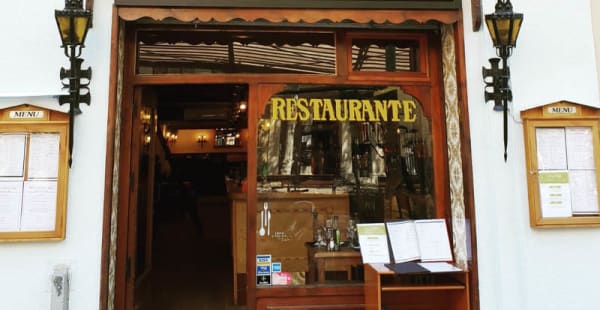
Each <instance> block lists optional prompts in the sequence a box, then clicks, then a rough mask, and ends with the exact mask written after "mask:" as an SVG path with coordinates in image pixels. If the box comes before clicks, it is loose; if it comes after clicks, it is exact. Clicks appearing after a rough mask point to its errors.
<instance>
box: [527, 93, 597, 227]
mask: <svg viewBox="0 0 600 310" xmlns="http://www.w3.org/2000/svg"><path fill="white" fill-rule="evenodd" d="M521 118H522V119H523V130H524V142H525V157H526V164H527V188H528V195H529V218H530V225H531V227H533V228H552V227H590V226H600V214H599V212H598V211H600V207H599V206H598V201H600V199H599V196H598V194H599V193H600V172H599V171H600V150H599V149H598V148H599V146H600V138H599V130H600V110H599V109H597V108H593V107H587V106H583V105H580V104H576V103H572V102H568V101H560V102H555V103H551V104H548V105H544V106H541V107H537V108H533V109H529V110H525V111H522V112H521ZM570 132H571V134H569V133H570ZM578 132H579V133H578ZM582 133H583V135H582ZM578 134H579V136H578V137H577V139H575V138H574V137H576V136H577V135H578ZM561 137H563V138H561ZM570 137H571V138H570ZM582 138H583V139H582ZM588 139H589V140H591V141H589V140H588ZM583 140H588V141H587V143H585V142H583ZM571 145H573V146H571ZM544 154H546V155H544ZM567 154H569V155H571V156H567ZM563 157H564V158H563ZM582 163H583V164H582ZM553 165H554V166H555V167H553ZM582 166H586V167H582ZM592 166H593V167H592ZM563 196H564V197H563ZM586 203H587V204H589V205H588V206H586V207H587V210H585V209H584V211H581V208H582V207H581V205H582V204H583V205H585V204H586ZM594 206H595V207H594ZM590 207H591V208H592V209H595V211H594V210H592V209H590ZM576 208H577V209H576ZM577 210H579V211H577ZM569 212H570V213H569Z"/></svg>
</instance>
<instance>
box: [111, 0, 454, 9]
mask: <svg viewBox="0 0 600 310" xmlns="http://www.w3.org/2000/svg"><path fill="white" fill-rule="evenodd" d="M115 4H116V5H117V6H144V7H191V8H193V7H196V8H207V7H220V8H261V9H265V8H269V9H273V8H297V9H348V8H350V9H411V10H418V9H420V10H439V9H443V10H453V9H459V8H460V6H461V0H302V1H297V0H219V1H214V0H115Z"/></svg>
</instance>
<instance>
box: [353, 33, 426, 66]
mask: <svg viewBox="0 0 600 310" xmlns="http://www.w3.org/2000/svg"><path fill="white" fill-rule="evenodd" d="M418 47H419V42H418V41H415V40H391V39H382V40H376V39H353V40H352V70H353V71H375V72H398V71H409V72H415V71H419V68H418V61H417V55H418V53H417V50H418Z"/></svg>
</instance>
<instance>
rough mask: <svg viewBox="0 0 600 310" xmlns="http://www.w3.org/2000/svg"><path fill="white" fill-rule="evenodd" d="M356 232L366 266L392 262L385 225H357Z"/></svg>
mask: <svg viewBox="0 0 600 310" xmlns="http://www.w3.org/2000/svg"><path fill="white" fill-rule="evenodd" d="M356 230H357V231H358V242H359V244H360V254H361V256H362V261H363V263H364V264H368V263H389V262H390V252H389V250H388V244H387V235H386V232H385V225H384V224H383V223H361V224H357V225H356Z"/></svg>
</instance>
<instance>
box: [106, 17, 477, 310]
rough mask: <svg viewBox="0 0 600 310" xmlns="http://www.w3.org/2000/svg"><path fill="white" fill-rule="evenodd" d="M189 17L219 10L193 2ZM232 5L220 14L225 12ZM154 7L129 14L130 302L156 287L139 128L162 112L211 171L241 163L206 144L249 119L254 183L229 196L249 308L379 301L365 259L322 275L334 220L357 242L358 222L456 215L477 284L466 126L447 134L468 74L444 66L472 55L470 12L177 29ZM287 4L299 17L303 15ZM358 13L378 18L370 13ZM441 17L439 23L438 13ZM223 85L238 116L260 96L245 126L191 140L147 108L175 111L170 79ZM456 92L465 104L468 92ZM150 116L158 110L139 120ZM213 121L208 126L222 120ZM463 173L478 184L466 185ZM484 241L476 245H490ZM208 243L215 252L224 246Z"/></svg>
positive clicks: (126, 265) (126, 176) (125, 289)
mask: <svg viewBox="0 0 600 310" xmlns="http://www.w3.org/2000/svg"><path fill="white" fill-rule="evenodd" d="M182 12H186V14H192V15H193V14H208V13H207V12H206V11H202V12H200V11H197V10H192V9H190V10H182V11H181V12H179V13H182ZM224 12H225V11H221V10H213V11H211V12H210V14H215V16H220V14H223V13H224ZM316 12H318V13H317V14H318V15H319V14H320V15H319V16H322V14H324V12H322V11H318V10H317V11H316ZM153 13H156V14H160V13H159V12H154V11H152V10H147V11H144V12H143V14H142V13H141V11H136V10H123V11H122V12H121V14H120V17H121V18H123V19H124V20H125V21H126V22H124V24H123V27H122V28H121V29H123V31H122V35H123V37H122V38H121V39H122V40H121V41H120V42H122V43H123V44H124V45H123V51H124V54H123V68H127V69H126V70H124V71H123V74H124V76H123V87H122V92H121V97H122V107H121V112H120V117H121V124H122V127H121V128H120V129H119V130H120V133H121V136H120V141H121V144H120V146H119V152H120V157H119V163H120V167H119V173H120V176H119V180H120V182H119V188H120V189H119V191H118V192H119V195H118V197H119V211H120V212H119V215H118V234H117V240H118V241H117V251H116V257H115V262H116V265H115V267H116V280H115V304H116V305H118V308H119V309H133V307H134V304H135V300H138V299H139V298H140V296H142V295H143V293H142V291H140V288H142V287H143V281H142V282H136V278H135V277H132V276H131V275H132V273H131V268H132V267H137V268H139V266H137V265H132V264H133V262H132V260H133V259H134V258H135V257H136V255H138V254H137V253H140V252H139V251H138V249H137V248H136V247H135V245H136V242H138V241H135V240H139V239H137V238H138V236H137V235H136V231H139V229H140V226H139V221H137V220H136V219H137V217H136V216H137V215H138V214H139V212H138V210H139V205H138V204H137V203H138V202H139V199H138V197H140V196H139V195H140V192H141V190H140V189H141V188H142V187H143V184H142V183H140V182H138V181H136V180H137V179H138V176H139V174H140V173H141V172H143V171H144V169H143V168H141V167H140V163H143V161H141V160H140V159H139V157H138V156H137V155H136V154H135V152H136V151H135V150H136V147H135V145H136V143H139V146H138V148H143V146H142V143H143V141H144V140H143V139H145V136H143V135H142V137H144V138H143V139H138V138H137V137H136V136H135V135H132V130H133V129H135V128H142V132H143V131H144V130H143V128H144V125H143V124H144V120H146V119H150V120H154V121H155V122H156V123H155V125H152V126H154V127H153V128H154V130H155V133H156V137H154V138H156V140H158V141H163V142H162V143H165V145H167V146H168V148H169V149H170V150H172V149H174V148H177V146H176V145H180V146H182V145H184V140H186V141H187V142H189V143H191V144H192V145H193V148H195V149H193V148H191V147H190V148H185V147H183V146H182V148H183V149H182V150H181V149H180V150H181V152H182V153H181V154H180V155H182V156H184V157H185V156H191V157H192V158H194V157H195V156H200V157H201V159H202V160H205V159H207V160H209V165H208V166H209V167H215V166H216V164H215V163H214V162H211V161H210V160H217V161H219V160H224V161H225V162H229V160H230V159H231V158H229V157H228V155H223V154H220V155H219V156H225V159H223V158H222V157H218V156H217V157H214V156H213V155H212V154H211V155H208V156H207V155H196V154H193V153H194V152H197V153H198V154H203V153H209V152H207V151H206V148H208V147H214V146H215V145H216V144H217V143H220V142H217V140H216V139H215V137H214V136H216V132H217V130H223V129H226V130H225V131H229V130H230V129H239V130H240V132H239V133H240V134H241V136H242V137H243V136H244V134H245V135H246V137H247V139H246V140H245V141H244V140H243V139H242V140H241V141H242V142H241V145H235V144H236V142H235V138H234V139H233V140H232V141H233V142H231V143H233V144H234V145H233V146H234V147H235V146H239V147H241V149H240V150H239V152H236V153H238V154H236V155H235V156H233V158H234V159H231V160H233V161H238V162H243V164H240V166H239V167H238V168H239V169H238V170H237V171H238V174H239V175H243V178H242V179H243V181H244V182H239V183H240V192H239V193H238V194H236V195H234V196H231V195H226V199H227V201H226V202H225V204H224V205H225V206H226V208H229V209H228V213H227V215H226V218H225V219H223V218H219V221H227V225H230V226H229V228H230V230H229V232H230V235H229V236H228V239H229V240H228V242H229V243H230V247H229V250H230V251H231V256H232V257H231V259H232V260H231V265H232V274H231V275H227V274H221V277H220V278H222V280H223V281H228V282H229V283H231V285H232V288H233V291H232V296H231V298H232V301H233V302H235V303H238V304H242V303H244V302H246V304H247V307H248V309H296V308H293V307H294V306H297V305H303V307H304V308H303V309H336V307H338V308H339V307H340V305H344V307H346V309H363V308H364V306H365V305H364V293H363V291H364V290H363V282H362V278H361V268H360V267H361V266H360V262H357V261H354V262H352V263H350V264H349V265H348V266H346V267H347V270H348V271H347V272H346V273H345V276H343V277H342V276H341V275H340V272H339V271H341V270H337V269H336V270H328V271H325V272H320V271H319V270H316V269H314V268H315V266H317V263H316V261H317V260H318V257H316V255H313V254H314V253H316V252H318V251H311V249H309V248H307V247H306V245H307V244H310V243H312V242H314V241H316V240H315V238H316V237H317V234H316V230H315V229H314V228H315V227H316V226H319V223H321V222H323V223H325V222H326V221H327V220H328V219H332V220H333V219H334V218H336V219H337V220H338V221H339V222H338V224H339V225H340V230H341V231H343V233H342V238H343V239H344V240H346V239H347V238H349V234H348V233H347V232H349V230H348V228H349V226H348V223H349V222H350V220H351V219H352V220H353V221H360V222H382V221H386V220H393V219H416V218H443V219H445V220H446V222H447V223H448V227H449V230H450V232H451V236H452V238H453V239H454V244H455V248H454V255H455V260H456V261H457V262H459V263H460V264H462V265H463V266H464V268H469V269H470V270H472V272H471V273H470V274H469V275H470V276H471V277H475V279H476V269H471V268H472V266H473V265H472V263H473V261H472V260H470V259H471V257H469V258H467V255H466V253H467V247H470V244H467V241H466V240H467V239H466V235H467V231H466V229H467V228H466V227H465V226H464V225H457V223H463V224H464V220H465V217H466V218H469V217H470V216H471V213H470V211H469V210H470V209H467V210H465V205H464V200H461V201H460V203H459V204H457V202H456V201H455V200H453V199H452V198H451V191H453V189H452V188H451V186H449V184H450V183H453V182H457V180H456V179H452V180H450V179H449V177H448V175H449V173H448V170H449V168H448V167H449V165H450V164H452V161H453V160H455V159H454V158H455V157H456V156H458V157H459V158H460V157H461V156H463V155H461V151H460V144H459V147H458V149H454V150H453V151H452V152H454V153H452V154H451V151H450V150H449V149H448V147H447V145H448V141H449V140H451V139H452V140H454V141H456V139H458V140H459V141H460V137H457V136H456V135H457V133H456V132H455V131H452V132H450V133H448V132H447V129H446V128H447V126H448V118H447V117H448V114H449V113H450V114H451V117H450V119H458V115H459V111H458V110H456V108H454V109H455V110H454V111H450V112H449V111H448V102H449V101H448V100H447V98H446V97H447V96H448V94H447V92H446V93H445V89H446V88H447V89H454V91H456V84H454V86H452V85H451V84H448V83H452V80H453V81H454V82H456V78H457V77H456V71H451V72H450V73H448V72H447V71H444V72H443V71H442V63H444V64H448V65H450V66H454V65H455V63H454V62H453V60H450V59H444V57H442V55H446V53H448V54H451V55H454V56H455V55H456V54H455V52H456V49H458V47H456V46H454V45H453V44H454V43H453V41H452V40H453V39H454V34H453V29H454V28H455V27H453V26H449V25H448V24H452V23H454V22H455V21H456V20H455V18H456V16H457V15H456V14H454V13H453V12H446V13H442V12H437V13H436V14H433V15H432V16H428V17H421V18H420V20H419V22H420V23H418V24H417V25H415V24H414V23H405V22H406V18H400V17H398V16H396V17H394V18H391V19H392V21H390V22H389V23H388V24H386V25H382V26H381V29H371V28H369V27H364V25H365V24H363V23H360V22H357V23H350V24H347V23H342V22H341V20H342V18H341V17H340V18H339V24H335V27H331V25H330V24H329V23H321V22H318V21H315V22H314V23H298V24H293V25H290V24H286V23H283V24H280V23H273V24H270V23H267V24H265V25H262V24H261V25H258V24H256V25H254V24H244V25H239V24H236V23H223V24H220V25H214V24H205V23H194V24H193V27H192V28H190V27H189V23H187V22H172V23H169V24H166V23H161V22H154V21H148V20H145V19H138V18H137V17H135V18H134V16H140V15H145V16H147V15H148V14H150V15H151V14H153ZM238 13H239V14H240V18H242V19H245V20H247V21H250V20H255V18H257V17H258V15H260V14H258V15H257V12H256V11H253V10H239V12H238ZM136 14H137V15H136ZM286 14H290V17H291V16H294V14H295V13H294V12H293V11H292V12H288V13H286ZM298 14H304V13H300V12H298ZM345 14H349V16H352V17H353V18H354V20H358V21H360V20H363V19H364V17H363V16H362V14H361V12H360V11H354V10H349V11H346V12H345ZM378 14H381V15H378ZM176 15H177V14H176ZM182 16H183V15H182ZM374 16H375V17H373V18H374V20H379V19H380V17H381V18H383V16H386V18H387V17H388V16H387V15H385V13H384V12H379V13H376V14H375V15H374ZM433 16H435V18H434V19H436V20H438V21H436V22H427V20H430V19H432V18H433ZM297 17H298V16H297ZM312 19H313V18H311V20H312ZM200 20H202V19H200ZM217 20H219V18H217ZM336 20H337V18H336ZM444 40H451V41H452V42H451V45H448V46H449V47H448V46H446V48H449V49H450V50H449V51H447V52H444V51H443V45H442V42H443V41H444ZM444 74H446V75H447V74H450V76H449V77H448V78H446V77H445V76H444ZM452 74H454V75H452ZM448 81H449V82H448ZM219 85H228V86H230V87H231V88H230V89H229V91H230V92H231V93H232V94H234V95H231V98H230V103H231V104H230V105H229V106H228V107H227V109H229V110H228V111H229V112H228V113H229V114H228V115H229V116H230V117H231V119H230V121H232V120H233V119H234V118H236V117H237V118H238V119H239V118H240V117H241V116H240V115H242V114H240V107H241V104H242V103H245V105H246V107H247V110H246V112H244V113H243V114H245V116H246V117H247V123H245V124H246V126H245V127H235V126H231V125H230V124H227V125H223V126H219V127H216V126H215V127H210V128H200V129H198V128H196V129H195V130H197V132H196V133H193V134H190V135H189V136H187V135H186V134H187V133H186V132H185V129H179V130H178V132H177V133H174V132H172V130H171V129H174V128H175V127H169V126H162V125H165V124H161V123H160V120H161V116H160V115H161V113H160V112H161V111H160V110H159V109H157V110H153V109H152V108H150V109H148V110H147V111H146V112H145V113H147V115H149V116H146V114H144V115H142V114H140V109H139V107H140V106H142V105H147V104H148V103H150V105H152V102H155V107H156V106H160V104H161V103H160V100H161V95H160V93H161V90H163V88H164V89H167V88H170V89H171V90H175V91H172V92H170V93H169V95H168V96H166V97H176V96H177V95H178V94H181V93H184V92H190V93H202V94H205V95H208V94H211V93H216V92H218V91H221V90H222V89H221V87H220V86H219ZM240 90H243V91H241V92H240ZM451 95H452V96H454V98H453V99H452V100H455V101H454V103H453V104H457V99H456V95H457V94H456V93H454V94H451ZM166 97H163V98H166ZM140 98H144V100H142V99H140ZM147 98H154V99H149V100H146V99H147ZM182 101H185V98H184V99H183V100H182ZM173 104H175V103H173ZM138 105H139V106H138ZM462 108H464V107H462ZM217 110H218V109H215V110H214V111H212V112H210V113H209V112H206V111H205V112H200V113H196V114H194V111H192V109H188V110H187V111H186V109H185V108H184V109H183V110H182V111H181V113H180V116H181V118H182V119H181V120H180V121H181V122H182V123H186V122H188V121H189V120H186V117H192V116H193V115H195V117H199V118H202V117H208V115H214V114H218V113H223V111H222V110H221V111H217ZM344 111H345V112H344ZM344 113H346V114H344ZM138 115H142V116H141V117H140V119H139V120H138ZM236 115H237V116H236ZM343 115H346V116H345V117H344V116H343ZM233 121H235V120H233ZM198 123H202V124H205V125H206V124H208V123H207V122H206V120H203V121H202V122H198ZM136 124H137V125H136ZM136 126H137V127H136ZM139 126H141V127H139ZM211 126H212V125H211ZM132 128H133V129H132ZM201 130H209V132H208V133H202V132H201ZM243 130H245V132H244V131H243ZM211 134H212V136H211ZM234 136H235V134H234ZM174 137H175V138H174ZM136 139H138V140H139V141H138V142H136ZM226 140H227V139H226ZM169 143H171V144H169ZM169 145H171V146H169ZM226 150H227V151H224V152H215V153H225V154H227V153H230V152H229V150H231V149H226ZM170 155H173V154H170ZM202 156H207V158H205V157H202ZM240 156H241V158H243V159H240ZM235 158H237V159H235ZM196 160H200V159H196ZM186 170H187V171H193V172H192V174H198V175H202V178H204V176H205V175H208V176H209V177H210V178H211V180H212V178H213V177H214V178H215V179H216V178H220V176H216V175H213V174H211V173H208V172H207V170H206V169H205V168H198V167H193V168H191V169H186ZM242 171H243V172H242ZM177 181H185V180H183V179H178V180H177ZM458 182H459V183H461V184H460V187H461V188H462V186H463V184H462V180H458ZM241 184H244V185H243V186H241ZM242 188H243V190H242ZM154 190H155V188H154ZM338 207H339V208H340V210H337V209H336V208H338ZM471 207H472V206H469V208H471ZM136 208H137V209H136ZM123 211H126V212H123ZM292 211H293V212H292ZM338 211H339V212H338ZM269 214H270V216H269ZM457 221H458V222H457ZM190 223H193V221H192V222H190ZM229 223H231V224H229ZM202 224H206V223H202ZM213 224H214V223H213ZM323 226H327V225H326V224H324V225H323ZM342 226H343V228H341V227H342ZM472 227H473V226H471V228H472ZM136 229H137V230H136ZM156 236H158V234H157V235H156ZM146 237H152V236H146ZM473 237H474V236H471V239H470V240H472V241H473V242H474V238H473ZM457 238H458V239H457ZM457 240H458V241H457ZM201 247H202V245H201ZM471 250H472V249H471ZM201 252H202V253H203V254H204V255H210V253H211V251H210V248H208V247H203V248H201ZM310 253H313V254H310ZM265 254H266V255H268V256H269V257H270V258H269V259H271V260H272V261H273V262H279V263H281V265H280V266H281V273H282V274H281V275H282V276H284V279H285V282H277V283H275V282H274V280H275V278H271V279H269V280H265V277H263V275H264V274H261V272H264V271H263V270H261V269H260V268H259V266H258V265H259V263H258V260H259V258H261V257H263V255H265ZM219 255H220V254H219ZM315 259H317V260H315ZM136 262H137V261H136ZM207 268H209V267H208V266H207ZM206 275H208V273H207V274H206ZM199 276H202V275H199ZM278 276H279V275H278ZM288 276H289V278H288ZM203 278H204V277H203ZM207 278H208V279H207V280H206V281H213V280H214V279H212V278H211V277H207ZM287 279H289V280H287ZM219 280H221V279H219ZM278 281H281V279H279V280H278ZM471 287H476V286H474V285H473V286H471ZM199 294H200V292H199ZM471 296H474V294H471ZM233 302H232V303H233Z"/></svg>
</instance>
